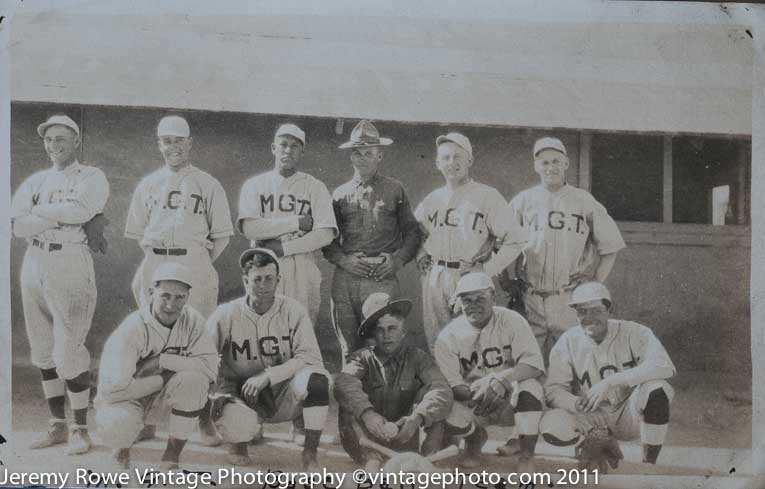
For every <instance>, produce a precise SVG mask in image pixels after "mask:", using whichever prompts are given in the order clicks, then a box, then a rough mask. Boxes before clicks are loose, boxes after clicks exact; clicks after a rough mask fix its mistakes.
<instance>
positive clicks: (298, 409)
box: [213, 367, 332, 443]
mask: <svg viewBox="0 0 765 489" xmlns="http://www.w3.org/2000/svg"><path fill="white" fill-rule="evenodd" d="M314 374H318V375H321V376H323V377H325V378H326V384H325V385H327V390H328V391H327V392H326V393H320V394H326V396H327V399H328V397H329V391H330V390H331V387H330V386H331V379H332V377H331V376H330V374H329V372H327V371H326V370H324V369H323V368H321V367H304V368H302V369H301V370H299V371H298V372H297V373H296V374H295V376H294V377H292V378H291V379H289V380H285V381H284V382H281V383H280V384H277V385H275V386H271V389H272V391H273V393H274V405H275V406H276V411H275V412H274V413H269V414H266V413H265V412H264V411H265V409H263V408H262V406H255V409H253V408H252V407H250V406H249V405H248V404H247V403H246V402H245V401H244V400H243V399H241V398H237V399H236V400H235V401H234V402H233V403H231V404H226V405H225V406H224V407H223V412H222V413H221V416H220V418H218V419H213V422H214V424H215V428H216V429H217V430H218V434H219V435H220V436H221V438H222V439H223V441H224V442H227V443H243V442H247V441H250V440H252V438H253V437H254V436H255V434H256V433H257V432H258V430H259V428H260V425H261V423H264V422H265V423H282V422H284V421H292V420H294V419H297V418H299V417H300V416H301V414H302V416H303V421H304V422H305V429H307V430H322V429H323V428H324V425H325V423H326V419H327V411H328V409H329V406H328V405H324V406H311V407H307V406H305V403H306V398H307V397H308V395H309V381H310V378H311V375H314ZM232 404H236V406H232Z"/></svg>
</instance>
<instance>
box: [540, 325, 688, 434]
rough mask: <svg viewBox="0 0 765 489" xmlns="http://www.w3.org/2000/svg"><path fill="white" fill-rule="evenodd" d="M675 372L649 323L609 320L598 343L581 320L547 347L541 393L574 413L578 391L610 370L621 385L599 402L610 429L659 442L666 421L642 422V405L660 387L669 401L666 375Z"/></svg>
mask: <svg viewBox="0 0 765 489" xmlns="http://www.w3.org/2000/svg"><path fill="white" fill-rule="evenodd" d="M674 374H675V366H674V364H673V363H672V360H671V359H670V358H669V355H668V354H667V351H666V350H665V349H664V346H663V345H662V344H661V342H660V341H659V339H658V338H656V336H655V335H654V334H653V331H651V330H650V329H649V328H647V327H645V326H643V325H641V324H638V323H634V322H631V321H622V320H616V319H609V320H608V334H607V335H606V337H605V339H604V340H603V341H602V342H601V343H600V344H596V343H595V342H594V341H593V340H592V339H590V338H589V337H588V336H587V335H586V334H585V333H584V330H583V329H582V328H581V326H576V327H573V328H570V329H569V330H568V331H566V332H565V333H563V335H562V336H561V337H560V339H559V340H558V342H557V343H556V344H555V346H554V347H553V349H552V351H551V352H550V367H549V370H548V375H547V381H546V382H545V397H546V398H547V401H548V403H549V404H550V406H551V407H554V408H562V409H565V410H566V411H569V412H572V413H575V412H576V411H577V410H576V401H577V399H578V397H577V396H576V395H574V394H573V392H579V394H580V395H586V394H587V393H589V392H590V390H591V389H592V387H593V386H594V385H596V384H598V383H599V382H601V381H602V380H603V379H605V378H606V377H608V376H611V375H619V376H620V377H621V380H622V381H621V382H619V385H617V386H615V387H612V388H611V389H609V391H608V393H607V400H606V401H605V402H604V403H603V404H601V407H602V408H603V409H604V410H605V411H606V412H607V414H608V420H609V424H610V427H611V429H612V430H613V431H614V435H615V436H616V437H617V438H619V439H622V440H631V439H634V438H636V437H637V436H638V434H641V435H642V436H643V438H644V443H651V444H654V445H661V444H662V443H663V441H664V436H665V434H666V425H655V424H654V425H651V424H649V425H646V424H645V423H643V421H642V416H643V409H644V407H645V405H646V402H647V400H648V396H649V395H650V393H651V392H652V391H654V390H656V389H663V390H664V393H665V395H666V396H667V398H668V399H669V400H670V401H671V400H672V397H673V396H674V391H673V390H672V387H671V386H670V385H669V384H668V383H667V382H665V381H664V379H667V378H670V377H672V376H673V375H674Z"/></svg>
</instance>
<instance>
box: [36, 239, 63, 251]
mask: <svg viewBox="0 0 765 489" xmlns="http://www.w3.org/2000/svg"><path fill="white" fill-rule="evenodd" d="M32 246H37V247H38V248H40V249H41V250H43V251H59V250H61V249H63V248H64V245H62V244H61V243H46V242H45V241H40V240H39V239H37V238H34V239H32Z"/></svg>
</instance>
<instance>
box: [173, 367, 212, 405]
mask: <svg viewBox="0 0 765 489" xmlns="http://www.w3.org/2000/svg"><path fill="white" fill-rule="evenodd" d="M167 389H168V390H169V392H172V394H173V395H172V396H171V398H172V399H173V402H172V407H173V408H176V409H180V410H183V411H196V410H198V409H200V408H202V406H204V405H205V403H207V393H208V391H209V389H210V381H209V380H208V378H207V377H205V376H204V375H203V374H201V373H199V372H189V371H185V372H178V373H176V374H175V375H173V376H172V377H171V378H170V380H169V381H168V383H167Z"/></svg>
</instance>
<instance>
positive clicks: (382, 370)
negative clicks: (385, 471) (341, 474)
mask: <svg viewBox="0 0 765 489" xmlns="http://www.w3.org/2000/svg"><path fill="white" fill-rule="evenodd" d="M411 309H412V302H411V301H409V300H406V299H401V300H393V301H392V300H391V298H390V296H389V295H388V294H386V293H384V292H375V293H374V294H371V295H370V296H369V297H368V298H367V299H366V301H364V307H363V308H362V310H363V312H364V321H363V322H362V323H361V325H360V326H359V336H361V337H362V338H365V337H368V336H373V337H374V338H375V340H376V345H375V347H374V348H371V349H370V348H363V349H361V350H358V351H356V352H354V353H353V354H352V355H351V359H350V361H349V362H348V363H347V364H346V365H345V366H344V368H343V370H342V372H340V373H338V374H337V375H336V376H335V398H336V399H337V402H338V404H339V406H340V413H339V421H338V427H339V428H340V441H341V442H342V444H343V448H344V449H345V451H346V452H348V454H349V455H350V456H351V458H353V459H354V460H355V461H356V462H357V463H360V464H364V465H365V469H366V470H367V471H368V472H370V473H375V472H377V471H378V470H379V468H380V465H381V463H382V455H381V454H379V453H377V452H375V451H373V450H369V449H365V448H362V447H361V446H360V445H359V437H358V434H357V430H363V432H364V433H365V435H366V436H367V437H368V438H369V439H371V440H374V441H376V442H378V443H380V444H382V445H385V446H387V447H389V448H392V449H394V450H399V451H420V452H421V453H422V454H423V455H428V454H430V453H433V452H436V451H438V449H439V448H441V444H442V443H443V436H444V433H445V423H444V419H445V418H446V415H447V414H448V413H449V410H450V409H451V407H452V401H453V396H452V391H451V388H450V386H449V384H448V383H447V382H446V379H445V378H444V376H443V374H441V371H440V370H439V369H438V366H437V365H436V364H435V362H434V361H433V359H432V358H431V357H430V355H429V354H427V353H425V352H424V351H422V350H420V349H419V348H417V347H415V346H413V345H410V344H408V343H407V341H406V339H405V338H406V329H405V325H404V321H405V319H406V317H407V316H408V315H409V311H410V310H411ZM354 425H355V427H354ZM420 427H423V428H424V430H425V432H426V433H427V434H428V435H427V437H426V439H425V441H424V442H423V444H422V448H420Z"/></svg>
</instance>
